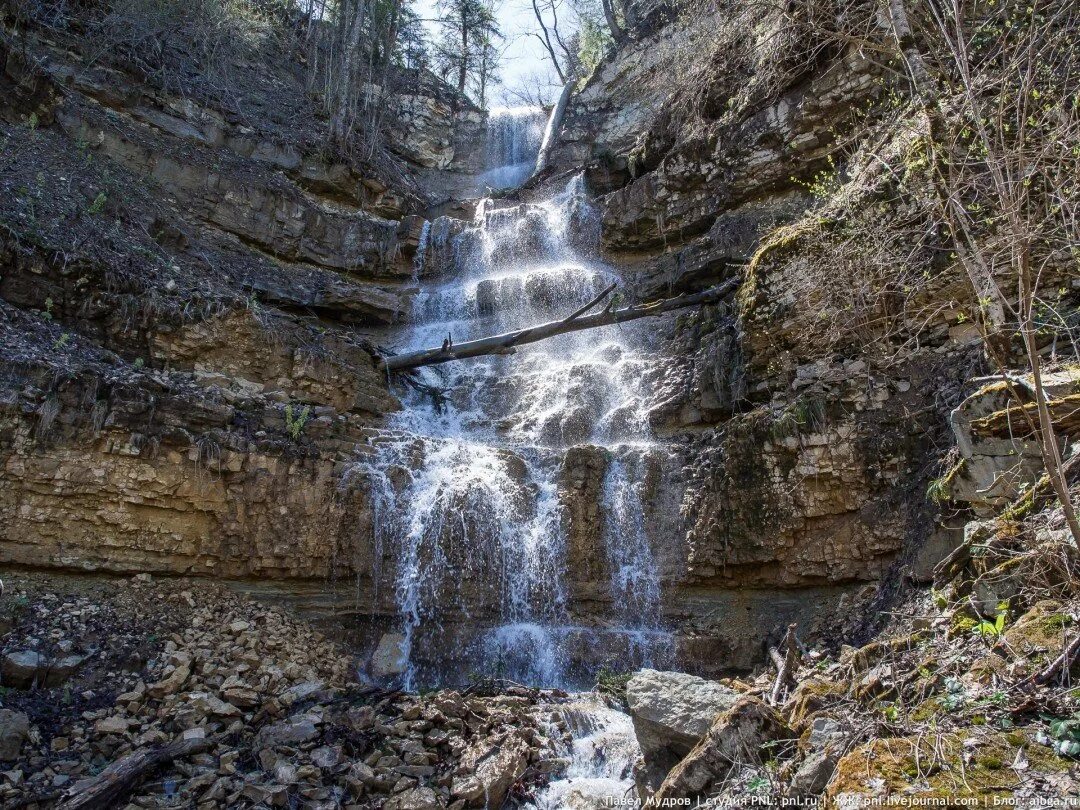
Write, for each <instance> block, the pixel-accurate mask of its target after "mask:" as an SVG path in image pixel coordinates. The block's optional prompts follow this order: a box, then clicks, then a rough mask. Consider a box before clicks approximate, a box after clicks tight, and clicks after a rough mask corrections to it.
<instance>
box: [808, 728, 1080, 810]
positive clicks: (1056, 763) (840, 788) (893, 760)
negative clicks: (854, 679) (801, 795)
mask: <svg viewBox="0 0 1080 810" xmlns="http://www.w3.org/2000/svg"><path fill="white" fill-rule="evenodd" d="M976 734H977V735H978V736H975V737H972V736H971V734H970V733H963V734H961V733H953V734H942V735H933V734H928V735H921V736H919V737H896V738H887V739H877V740H874V741H873V742H871V743H868V744H866V745H864V746H862V747H861V748H858V749H856V750H855V751H853V752H851V753H850V754H848V755H847V756H845V757H844V758H843V759H841V760H840V763H839V764H838V765H837V769H836V776H835V777H834V779H833V781H832V783H831V784H830V785H829V789H828V792H827V793H826V797H825V805H824V806H825V807H838V806H840V805H841V804H842V800H841V797H846V796H904V797H908V798H911V799H935V800H942V801H943V802H944V804H936V803H935V805H934V806H935V807H954V806H956V807H959V806H964V805H962V804H961V802H962V800H964V799H968V800H970V799H972V798H978V799H990V800H992V799H993V798H994V797H1009V796H1012V795H1013V791H1014V790H1016V788H1017V787H1019V786H1020V779H1019V778H1018V777H1017V775H1016V772H1015V771H1013V770H1012V769H1011V768H1010V767H1009V766H1010V765H1011V764H1012V763H1013V761H1014V760H1015V759H1016V757H1017V754H1018V753H1019V752H1020V751H1021V750H1023V752H1024V756H1025V757H1026V758H1027V760H1028V763H1029V766H1030V767H1029V771H1028V772H1036V773H1058V772H1062V771H1066V770H1068V767H1069V763H1068V761H1066V760H1064V759H1061V758H1059V757H1057V756H1056V755H1055V754H1054V753H1053V752H1052V751H1051V750H1050V749H1049V748H1047V747H1045V746H1041V745H1038V744H1036V743H1034V742H1033V741H1032V739H1031V738H1030V737H1029V736H1028V734H1026V733H1025V732H1023V731H1022V730H1016V731H1012V732H1009V733H1007V734H1006V733H1002V732H996V733H985V734H984V733H981V732H976ZM971 739H974V740H976V744H975V745H971V744H970V743H969V744H965V741H966V740H971ZM950 802H956V804H955V805H954V804H950Z"/></svg>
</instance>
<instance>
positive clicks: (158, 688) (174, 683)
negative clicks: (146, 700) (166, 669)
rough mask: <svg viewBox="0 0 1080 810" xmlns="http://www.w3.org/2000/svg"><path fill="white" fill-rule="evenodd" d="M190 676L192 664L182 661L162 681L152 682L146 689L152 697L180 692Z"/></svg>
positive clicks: (159, 697)
mask: <svg viewBox="0 0 1080 810" xmlns="http://www.w3.org/2000/svg"><path fill="white" fill-rule="evenodd" d="M190 676H191V664H190V663H189V662H181V663H179V664H177V666H176V668H175V669H174V670H173V671H172V672H170V673H169V674H168V675H167V676H165V677H164V678H162V679H161V680H160V681H158V682H157V683H153V684H150V686H149V687H148V688H147V690H146V691H147V692H148V693H149V694H150V697H152V698H158V699H161V698H163V697H165V696H166V695H172V694H175V693H177V692H179V691H180V687H182V686H183V685H184V684H185V683H186V682H187V679H188V678H189V677H190Z"/></svg>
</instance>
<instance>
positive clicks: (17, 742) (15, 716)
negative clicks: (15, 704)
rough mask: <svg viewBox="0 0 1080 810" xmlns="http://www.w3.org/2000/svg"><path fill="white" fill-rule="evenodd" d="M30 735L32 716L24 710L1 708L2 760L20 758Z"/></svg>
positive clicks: (0, 754)
mask: <svg viewBox="0 0 1080 810" xmlns="http://www.w3.org/2000/svg"><path fill="white" fill-rule="evenodd" d="M29 736H30V718H28V717H27V716H26V715H25V714H23V713H22V712H16V711H12V710H11V709H0V760H2V761H5V762H10V761H12V760H16V759H18V758H19V754H20V753H21V752H22V747H23V743H24V742H26V738H27V737H29Z"/></svg>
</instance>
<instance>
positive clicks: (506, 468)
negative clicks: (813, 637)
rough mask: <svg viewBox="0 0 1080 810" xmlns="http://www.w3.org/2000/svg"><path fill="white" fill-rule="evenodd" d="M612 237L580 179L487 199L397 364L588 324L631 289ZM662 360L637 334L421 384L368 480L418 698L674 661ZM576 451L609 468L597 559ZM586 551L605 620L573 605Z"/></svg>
mask: <svg viewBox="0 0 1080 810" xmlns="http://www.w3.org/2000/svg"><path fill="white" fill-rule="evenodd" d="M511 140H512V138H511ZM500 148H502V147H500ZM516 148H517V147H516V146H513V147H507V148H506V153H505V154H506V158H505V159H506V160H508V161H509V160H514V159H516V155H518V154H519V153H518V152H515V151H514V150H515V149H516ZM598 227H599V226H598V217H597V212H596V211H595V210H594V209H593V208H592V206H591V204H590V202H589V199H588V197H587V195H586V193H585V188H584V184H583V182H582V180H581V178H580V177H578V178H575V179H573V180H572V181H571V182H570V183H569V184H568V185H567V186H566V188H565V189H563V190H562V191H561V192H560V193H558V194H556V195H554V196H553V197H552V198H551V199H549V200H547V201H545V202H542V203H529V204H521V205H509V204H505V203H500V202H498V201H495V200H485V201H483V202H482V203H481V204H480V205H479V206H478V208H477V213H476V219H475V221H474V222H473V223H472V225H471V226H467V227H461V226H460V224H459V225H458V226H456V227H455V228H454V229H453V231H454V235H453V236H449V235H448V234H449V233H450V230H449V229H448V227H447V226H446V224H445V222H443V221H436V222H435V223H433V224H432V226H431V228H430V229H429V231H428V232H427V233H425V237H426V242H427V243H428V247H427V255H428V257H431V256H432V254H433V253H434V252H436V251H440V252H441V255H443V256H445V257H448V260H447V261H446V266H447V267H448V268H449V269H448V270H446V271H444V272H443V274H442V275H441V276H440V277H439V278H437V279H434V280H432V281H429V282H427V283H426V284H425V285H424V287H423V288H422V290H421V291H420V292H419V293H418V294H417V296H416V298H415V300H414V304H413V316H412V320H411V324H410V326H409V327H408V328H407V329H406V330H405V332H404V334H403V335H402V336H401V339H400V341H399V345H398V346H397V347H396V348H397V349H398V350H400V351H405V350H413V349H417V348H421V347H426V346H437V345H439V344H441V343H442V342H443V340H444V339H448V338H449V339H452V340H454V341H455V342H460V341H465V340H469V339H474V338H476V337H480V336H482V335H485V334H491V333H495V332H500V331H505V330H508V329H511V328H515V327H520V326H522V325H527V324H531V323H537V322H541V321H545V320H550V319H552V318H553V317H563V316H565V315H566V314H568V313H569V312H572V311H573V310H575V309H577V308H578V307H579V306H580V305H581V304H582V303H584V302H585V301H587V300H589V299H590V298H592V297H594V296H595V295H596V294H597V293H598V292H599V291H600V290H602V289H604V288H605V287H606V286H608V285H609V284H610V283H611V282H612V281H613V280H615V278H616V277H615V275H614V274H613V272H612V270H611V268H609V267H607V266H605V265H604V264H603V263H601V262H599V261H598V260H597V259H596V258H595V251H594V246H595V245H596V243H597V240H598ZM440 235H441V236H440ZM440 240H441V241H440ZM418 273H419V275H420V276H422V277H425V278H426V277H427V275H428V274H427V273H426V272H425V271H424V269H423V268H420V269H419V271H418ZM647 343H648V333H647V327H644V326H642V325H640V324H633V325H625V326H612V327H605V328H603V329H597V330H590V331H588V332H585V333H577V334H569V335H563V336H560V337H557V338H553V339H551V340H548V341H543V342H541V343H537V344H533V345H530V346H527V347H521V348H519V350H518V351H517V353H516V354H514V355H513V356H512V357H487V358H478V359H475V360H470V361H464V362H457V363H449V364H446V365H443V366H438V367H430V368H424V369H420V370H419V372H418V375H419V379H420V380H421V382H422V383H423V385H422V386H416V387H413V388H408V389H404V390H403V392H402V393H403V396H404V401H405V408H404V409H403V410H402V411H401V412H399V413H398V414H395V415H394V416H393V417H391V424H390V425H389V427H388V428H387V429H385V430H383V431H381V432H380V433H379V434H378V435H377V436H375V437H374V438H372V440H371V442H370V447H368V448H365V452H364V454H363V456H362V457H361V458H360V459H359V460H358V461H357V462H356V464H355V472H357V473H359V474H361V475H363V476H365V477H366V480H367V481H368V484H369V489H370V491H371V498H372V515H373V518H372V519H373V523H374V526H373V531H374V534H375V544H374V546H375V555H376V558H377V559H376V560H375V567H378V568H379V570H381V571H383V572H385V574H384V576H385V577H386V581H388V582H389V581H390V580H392V583H393V585H392V588H391V589H390V590H392V594H389V595H388V594H387V589H384V591H383V598H389V599H391V600H392V606H390V607H391V609H392V610H393V611H394V612H395V613H396V615H397V620H396V621H397V628H396V629H397V631H398V632H400V633H401V634H402V635H403V637H404V639H405V642H404V652H405V654H406V656H407V659H408V670H407V672H406V673H405V675H404V678H403V681H404V685H405V686H406V687H407V688H417V687H420V686H426V685H437V684H443V683H449V684H460V683H461V681H462V680H463V673H467V672H477V673H483V674H487V675H495V676H506V677H510V678H512V679H514V680H517V681H520V682H526V683H530V684H536V685H542V686H566V687H570V686H573V685H584V684H587V683H591V678H592V677H593V674H594V673H595V671H596V669H597V668H598V667H599V666H604V665H606V666H613V667H616V668H621V669H630V668H633V667H637V666H641V665H644V664H652V665H662V664H663V663H664V660H665V659H666V657H667V656H670V654H671V648H672V644H671V638H670V635H669V634H668V633H667V632H666V631H665V630H664V628H663V622H662V619H661V613H660V611H661V591H660V578H659V574H658V571H657V565H656V561H655V553H654V544H655V543H656V542H657V540H656V538H655V537H653V536H651V534H650V525H649V523H650V520H649V514H648V507H647V501H648V498H647V485H646V480H647V479H648V476H649V475H650V471H651V470H654V468H655V465H656V464H657V463H659V461H658V459H659V460H662V458H663V457H664V452H663V449H662V448H661V447H660V446H659V445H657V444H656V443H655V442H654V441H653V440H652V439H651V436H650V431H649V427H648V419H647V414H648V407H649V398H650V395H651V389H650V386H649V383H648V380H649V379H651V378H653V377H655V376H656V375H657V374H658V372H659V369H658V368H657V365H656V364H657V363H658V360H657V359H656V355H655V353H652V352H649V351H647V349H646V345H647ZM431 391H441V392H442V395H440V396H436V397H432V396H431V394H430V392H431ZM580 445H589V446H591V447H592V448H594V450H592V451H590V452H592V453H594V455H595V456H596V457H597V458H598V459H600V461H599V462H598V463H602V464H604V466H605V469H606V472H605V473H604V474H603V479H602V480H599V479H598V480H597V481H596V482H595V486H594V489H595V491H596V493H597V494H596V496H595V497H596V498H597V500H598V501H599V504H598V506H599V508H600V512H601V515H602V517H601V520H600V522H599V523H598V525H597V526H596V527H595V537H592V536H590V537H589V538H588V544H589V545H590V546H595V552H594V551H593V549H592V548H591V547H590V548H585V549H582V548H580V546H581V543H580V542H578V543H577V546H578V547H572V544H571V542H570V540H571V538H570V536H569V534H568V532H569V529H568V527H569V524H570V519H569V513H568V504H567V499H568V498H570V497H572V495H573V493H571V492H569V491H568V490H567V489H566V487H565V486H564V485H563V483H561V482H564V478H565V474H566V472H567V469H568V468H567V466H566V465H567V464H568V463H569V462H568V460H567V459H568V455H567V451H568V449H569V448H570V447H573V446H580ZM575 554H576V555H581V554H586V555H592V556H590V557H589V559H595V560H597V561H598V562H597V566H598V567H599V568H601V569H606V573H605V572H598V574H597V577H598V579H597V581H596V585H595V587H596V588H599V589H600V591H599V592H600V593H601V595H602V594H603V593H604V592H606V593H607V594H608V599H607V601H608V602H609V603H610V604H609V605H607V606H606V607H602V608H601V609H597V608H596V607H595V606H594V605H593V604H592V602H591V601H590V602H589V606H588V607H587V608H586V607H583V605H582V603H581V602H580V598H585V599H590V600H591V599H592V598H593V595H592V594H585V595H584V596H583V595H581V594H578V593H576V592H575V588H576V587H579V585H575V582H577V581H579V580H580V579H581V576H580V574H581V570H580V569H581V568H582V563H581V561H580V560H579V559H577V558H575V556H574V555H575ZM589 587H590V588H591V587H592V583H591V582H590V583H589ZM386 607H388V606H386V605H384V612H385V608H386Z"/></svg>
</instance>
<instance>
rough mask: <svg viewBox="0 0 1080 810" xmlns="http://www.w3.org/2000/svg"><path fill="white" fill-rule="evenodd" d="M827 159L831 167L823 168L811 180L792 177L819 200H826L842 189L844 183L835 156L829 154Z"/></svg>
mask: <svg viewBox="0 0 1080 810" xmlns="http://www.w3.org/2000/svg"><path fill="white" fill-rule="evenodd" d="M827 161H828V164H829V168H827V169H822V170H821V171H820V172H818V173H817V174H815V175H814V176H813V178H812V179H810V180H809V181H807V180H800V179H799V178H798V177H792V178H791V180H792V182H794V183H795V184H796V185H800V186H802V187H803V188H805V189H806V190H807V191H809V192H810V194H811V195H812V196H813V197H814V198H815V199H817V200H820V201H825V200H827V199H829V197H831V196H832V195H833V194H835V193H836V192H837V191H839V190H840V186H841V185H843V183H842V181H841V178H840V169H838V168H837V166H836V161H835V160H834V159H833V156H832V155H829V156H828V158H827Z"/></svg>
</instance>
